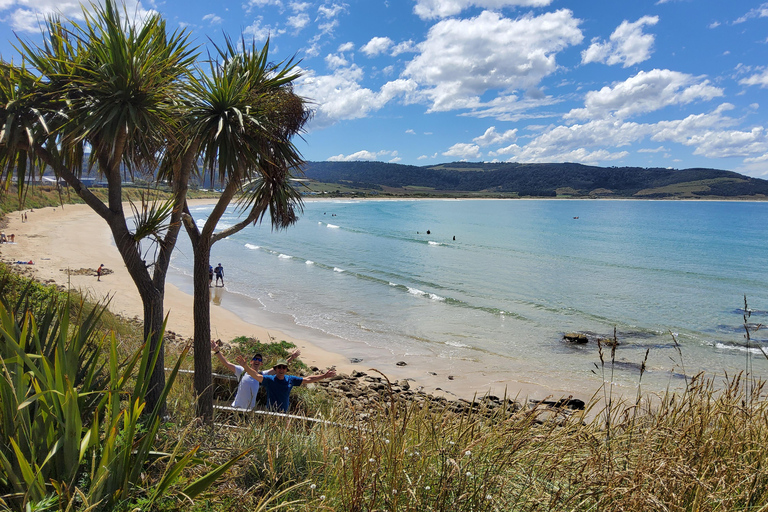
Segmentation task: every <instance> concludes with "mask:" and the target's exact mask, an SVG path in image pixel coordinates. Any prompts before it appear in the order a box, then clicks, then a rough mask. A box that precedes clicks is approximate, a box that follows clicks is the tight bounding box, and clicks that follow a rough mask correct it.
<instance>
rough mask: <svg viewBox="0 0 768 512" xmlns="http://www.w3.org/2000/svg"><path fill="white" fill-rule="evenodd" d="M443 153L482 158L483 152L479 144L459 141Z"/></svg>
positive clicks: (466, 157)
mask: <svg viewBox="0 0 768 512" xmlns="http://www.w3.org/2000/svg"><path fill="white" fill-rule="evenodd" d="M443 155H445V156H452V157H459V158H465V159H468V158H480V157H481V156H482V155H483V154H482V153H481V152H480V146H478V145H477V144H467V143H465V142H459V143H457V144H454V145H453V146H451V147H450V148H448V151H445V152H444V153H443Z"/></svg>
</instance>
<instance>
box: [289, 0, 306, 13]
mask: <svg viewBox="0 0 768 512" xmlns="http://www.w3.org/2000/svg"><path fill="white" fill-rule="evenodd" d="M311 6H312V4H310V3H309V2H291V3H289V4H288V7H290V9H291V10H292V11H293V12H304V11H306V10H307V9H309V8H310V7H311Z"/></svg>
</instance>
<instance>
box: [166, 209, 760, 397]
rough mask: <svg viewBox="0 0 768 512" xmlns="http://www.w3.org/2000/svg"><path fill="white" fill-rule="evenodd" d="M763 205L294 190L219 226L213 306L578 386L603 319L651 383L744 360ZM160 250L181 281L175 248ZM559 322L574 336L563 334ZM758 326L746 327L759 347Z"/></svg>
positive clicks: (462, 366) (352, 349) (488, 374)
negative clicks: (307, 194) (295, 196)
mask: <svg viewBox="0 0 768 512" xmlns="http://www.w3.org/2000/svg"><path fill="white" fill-rule="evenodd" d="M206 208H208V209H206ZM209 208H210V207H204V208H198V209H196V210H194V211H193V214H194V215H195V216H196V217H197V218H204V216H205V213H206V212H207V211H209ZM575 217H578V218H575ZM236 218H237V217H236V213H235V212H234V211H231V212H229V213H228V214H227V215H226V216H225V218H224V219H222V223H221V225H220V227H223V225H225V224H226V225H229V224H232V223H234V222H235V219H236ZM767 220H768V203H764V202H687V201H686V202H673V201H590V200H583V201H582V200H402V201H393V200H382V201H377V200H365V201H346V200H345V201H331V200H322V201H308V202H307V203H306V204H305V210H304V213H303V215H302V216H301V220H300V221H299V222H298V224H296V225H295V226H293V227H291V228H289V229H288V230H285V231H280V232H272V231H271V230H270V228H269V226H268V225H264V226H256V227H251V228H248V229H246V230H244V231H242V232H240V233H238V234H236V235H234V236H232V237H230V238H228V239H226V240H223V241H221V242H219V243H217V244H216V245H215V246H214V249H213V255H212V263H213V264H214V265H216V263H218V262H221V263H222V264H223V265H224V267H225V274H226V283H227V286H226V289H225V292H226V293H227V294H229V296H230V297H236V298H237V300H234V301H230V303H229V305H228V306H227V307H230V306H231V307H233V309H235V310H238V308H239V310H238V312H239V313H240V314H241V315H242V316H244V317H246V319H248V316H249V312H250V313H254V314H255V313H259V314H268V315H276V316H277V317H280V318H283V319H288V321H289V323H295V324H296V325H297V326H300V327H301V328H304V329H308V330H307V331H305V332H306V333H309V335H310V336H313V337H317V339H319V340H321V343H320V344H321V345H324V346H325V348H328V349H330V350H334V351H338V352H341V353H344V354H345V355H347V356H349V357H360V355H361V354H362V355H364V356H366V357H367V358H368V359H370V360H371V361H375V360H378V362H380V363H385V362H391V361H392V360H399V359H404V360H407V361H409V364H412V363H413V364H415V365H416V366H417V367H419V365H420V364H421V367H422V369H423V368H426V367H427V366H428V365H433V366H436V367H440V369H441V371H443V372H445V373H451V372H453V373H457V374H461V375H462V376H469V377H474V378H473V379H472V382H480V383H481V384H482V383H483V382H488V383H493V382H501V381H504V380H505V378H504V376H505V375H507V376H510V378H513V379H514V380H518V381H522V382H528V383H531V384H535V385H542V386H549V387H551V388H552V389H564V390H568V389H571V390H588V389H594V388H595V383H597V384H598V385H599V383H600V382H602V379H603V377H602V376H600V375H597V376H596V374H595V373H593V370H595V371H597V369H596V367H595V363H598V365H599V363H600V355H599V353H598V349H597V345H596V344H595V343H593V341H594V340H595V339H596V338H597V337H604V338H607V337H612V336H613V330H614V327H615V328H616V331H617V337H618V340H619V342H620V346H619V349H618V350H617V353H616V359H617V360H618V361H620V363H621V364H620V365H617V366H616V371H615V374H614V375H613V377H612V379H613V380H614V381H615V382H616V384H617V385H619V386H623V387H626V388H627V389H630V388H632V387H634V386H636V385H637V383H638V379H639V372H638V370H637V366H639V364H640V363H641V362H642V360H643V358H644V356H645V352H646V349H650V352H649V358H648V368H649V371H648V373H647V374H646V375H644V376H643V385H644V386H650V388H652V389H653V388H656V389H664V388H665V387H666V386H668V385H670V384H672V385H673V386H676V385H678V384H679V383H680V382H682V381H683V379H682V376H683V375H692V374H695V373H697V372H698V371H706V372H710V373H712V374H715V375H723V374H724V372H726V371H727V372H728V373H729V374H733V373H734V372H737V371H740V370H742V369H744V368H745V367H746V360H747V354H748V353H749V351H748V349H747V346H746V340H745V338H744V328H743V307H744V296H745V295H746V297H747V299H748V301H749V307H750V309H751V310H752V316H751V319H750V322H752V323H756V322H767V321H768V276H766V263H768V222H766V221H767ZM427 230H429V231H430V234H426V232H427ZM454 237H455V240H454ZM175 254H176V256H175V258H174V261H173V264H172V265H173V268H174V269H175V271H176V273H177V276H176V278H175V279H176V280H177V282H178V283H181V285H182V286H184V284H185V283H189V277H188V276H189V273H190V269H191V261H190V258H191V251H190V250H189V249H188V247H185V245H184V243H181V244H180V246H179V250H178V251H176V253H175ZM214 298H215V299H216V297H214ZM218 298H219V300H220V298H221V297H218ZM570 331H579V332H584V333H587V334H588V335H589V337H590V340H591V341H590V343H588V344H587V345H584V346H572V345H568V344H566V343H564V342H563V341H562V335H563V333H565V332H570ZM312 333H314V334H312ZM766 333H768V331H757V332H756V333H754V334H753V340H752V344H753V345H759V346H762V347H764V348H766V349H768V334H766ZM675 340H676V341H677V343H678V344H679V350H678V349H677V348H676V347H675ZM751 353H752V357H753V359H752V364H753V371H754V373H755V374H758V375H761V376H768V361H766V360H765V358H764V357H763V356H762V355H761V354H760V353H759V352H758V351H757V350H755V349H754V348H753V349H752V351H751ZM604 357H607V356H604ZM598 373H600V372H598ZM553 382H557V384H556V385H554V384H553Z"/></svg>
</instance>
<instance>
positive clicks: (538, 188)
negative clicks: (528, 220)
mask: <svg viewBox="0 0 768 512" xmlns="http://www.w3.org/2000/svg"><path fill="white" fill-rule="evenodd" d="M305 175H306V177H307V178H309V179H311V180H316V181H318V182H324V183H337V184H344V185H347V186H352V187H357V188H369V189H374V190H389V189H401V190H402V189H405V190H407V189H409V188H419V189H431V190H432V191H435V192H445V193H458V192H476V193H487V194H497V193H505V194H516V195H519V196H539V197H555V196H597V197H645V198H663V197H754V198H762V197H768V180H763V179H758V178H751V177H748V176H744V175H741V174H738V173H736V172H733V171H724V170H718V169H703V168H693V169H665V168H642V167H596V166H589V165H582V164H575V163H541V164H539V163H537V164H521V163H485V162H453V163H447V164H440V165H433V166H425V167H420V166H415V165H401V164H393V163H386V162H308V163H307V165H306V167H305Z"/></svg>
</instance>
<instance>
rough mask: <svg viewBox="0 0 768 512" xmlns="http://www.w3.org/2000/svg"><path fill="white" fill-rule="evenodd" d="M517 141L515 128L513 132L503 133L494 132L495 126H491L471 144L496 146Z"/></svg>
mask: <svg viewBox="0 0 768 512" xmlns="http://www.w3.org/2000/svg"><path fill="white" fill-rule="evenodd" d="M515 139H517V128H515V129H514V130H507V131H505V132H504V133H499V132H497V131H496V127H495V126H491V127H490V128H488V129H487V130H485V133H484V134H482V135H481V136H480V137H475V138H474V139H472V142H474V143H476V144H478V145H480V146H496V145H499V144H505V143H507V142H510V141H514V140H515Z"/></svg>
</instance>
